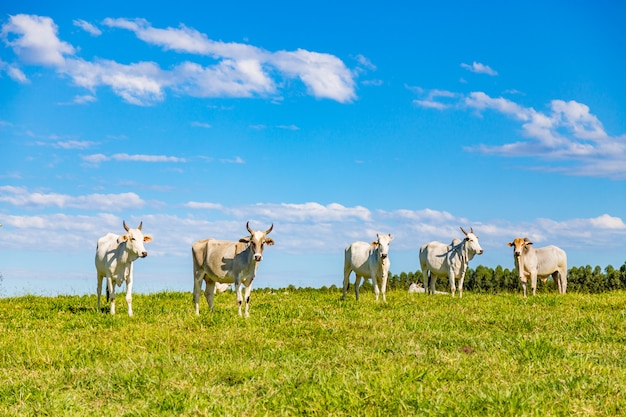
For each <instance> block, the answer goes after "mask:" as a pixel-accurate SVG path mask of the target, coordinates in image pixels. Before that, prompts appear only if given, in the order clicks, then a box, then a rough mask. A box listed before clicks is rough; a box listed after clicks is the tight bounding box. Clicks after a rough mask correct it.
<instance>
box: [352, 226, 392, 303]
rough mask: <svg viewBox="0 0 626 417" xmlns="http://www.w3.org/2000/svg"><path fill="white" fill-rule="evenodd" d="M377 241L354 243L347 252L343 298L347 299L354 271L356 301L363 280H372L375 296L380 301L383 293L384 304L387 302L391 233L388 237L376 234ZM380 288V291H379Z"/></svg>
mask: <svg viewBox="0 0 626 417" xmlns="http://www.w3.org/2000/svg"><path fill="white" fill-rule="evenodd" d="M376 237H377V240H375V241H374V242H372V243H371V244H370V243H367V242H353V243H352V244H350V245H349V246H348V247H347V248H346V251H345V258H344V264H343V296H342V299H343V300H345V299H346V292H348V288H350V273H352V271H354V274H355V275H356V281H355V283H354V292H355V294H356V299H357V300H358V299H359V286H360V285H361V278H365V279H368V278H371V279H372V284H374V294H376V301H378V294H379V293H380V292H381V291H382V294H383V302H386V301H387V299H386V297H385V293H386V291H387V275H388V273H389V267H390V266H391V260H389V244H390V243H391V241H392V240H393V236H391V233H389V234H388V235H380V234H378V233H377V234H376ZM379 287H380V289H379Z"/></svg>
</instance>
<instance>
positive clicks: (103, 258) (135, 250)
mask: <svg viewBox="0 0 626 417" xmlns="http://www.w3.org/2000/svg"><path fill="white" fill-rule="evenodd" d="M142 224H143V222H140V223H139V227H137V228H136V229H131V228H129V227H128V226H126V222H125V221H124V222H123V225H124V229H125V230H126V234H124V235H121V236H120V235H116V234H114V233H107V234H106V235H104V236H103V237H101V238H100V239H98V245H97V247H96V271H97V275H98V310H100V294H101V293H102V279H103V278H104V277H106V278H107V301H109V300H111V314H115V286H116V285H117V286H121V285H122V283H123V282H126V303H127V304H128V315H129V316H132V315H133V305H132V301H133V296H132V291H133V262H134V261H135V259H137V258H145V257H146V256H148V252H146V249H145V248H144V246H143V244H144V242H150V241H152V237H150V236H144V234H143V233H142V232H141V226H142Z"/></svg>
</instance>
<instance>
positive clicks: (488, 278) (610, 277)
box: [363, 262, 626, 293]
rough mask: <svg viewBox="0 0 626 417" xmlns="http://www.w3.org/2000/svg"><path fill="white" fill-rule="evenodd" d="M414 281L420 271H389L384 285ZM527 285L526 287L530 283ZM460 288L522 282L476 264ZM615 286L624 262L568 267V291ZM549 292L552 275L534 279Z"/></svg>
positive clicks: (512, 288) (445, 285) (509, 288)
mask: <svg viewBox="0 0 626 417" xmlns="http://www.w3.org/2000/svg"><path fill="white" fill-rule="evenodd" d="M414 282H416V283H418V284H422V283H423V282H424V280H423V278H422V271H415V272H401V273H400V274H392V273H391V271H390V272H389V276H388V279H387V288H388V289H389V290H404V291H407V290H408V289H409V286H410V285H411V284H412V283H414ZM457 282H458V280H457ZM363 285H364V286H369V287H371V285H372V284H371V281H370V280H368V281H366V283H365V284H363ZM457 285H458V284H457ZM528 285H529V286H530V282H529V283H528ZM436 289H437V291H450V283H449V280H448V278H438V279H437V285H436ZM463 289H464V290H467V291H473V292H485V293H496V292H517V291H521V289H522V285H521V282H520V280H519V275H518V273H517V270H516V269H511V270H510V269H507V268H502V267H501V266H500V265H498V266H497V267H496V268H495V269H494V268H489V267H486V266H482V265H479V266H477V267H476V269H473V268H468V269H467V272H466V273H465V281H464V282H463ZM619 289H626V262H624V264H623V265H622V266H621V267H620V268H619V269H615V268H613V266H611V265H609V266H607V267H606V268H604V269H602V268H601V267H600V266H596V267H593V268H592V267H591V266H590V265H587V266H581V267H576V266H575V267H572V268H570V269H569V270H568V273H567V291H568V292H570V291H573V292H586V293H601V292H607V291H614V290H619ZM553 291H554V292H557V291H558V290H557V287H556V283H555V282H554V281H553V280H552V278H548V280H546V282H542V280H540V279H537V292H538V293H540V292H553Z"/></svg>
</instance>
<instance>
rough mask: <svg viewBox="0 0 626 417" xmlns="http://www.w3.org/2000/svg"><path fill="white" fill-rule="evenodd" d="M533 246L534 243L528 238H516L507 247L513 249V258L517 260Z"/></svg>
mask: <svg viewBox="0 0 626 417" xmlns="http://www.w3.org/2000/svg"><path fill="white" fill-rule="evenodd" d="M532 244H533V242H531V241H530V239H528V238H527V237H525V238H521V237H516V238H515V239H514V240H513V242H509V243H507V246H512V247H513V257H514V258H515V259H517V258H519V257H520V256H522V252H524V251H526V250H528V248H529V247H530V245H532Z"/></svg>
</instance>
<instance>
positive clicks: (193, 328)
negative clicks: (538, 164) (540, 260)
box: [0, 289, 626, 416]
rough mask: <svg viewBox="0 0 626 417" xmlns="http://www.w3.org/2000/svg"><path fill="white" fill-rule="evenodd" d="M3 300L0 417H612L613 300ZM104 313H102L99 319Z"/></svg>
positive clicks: (622, 398) (618, 307) (178, 296)
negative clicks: (114, 304) (243, 306)
mask: <svg viewBox="0 0 626 417" xmlns="http://www.w3.org/2000/svg"><path fill="white" fill-rule="evenodd" d="M340 298H341V290H340V289H338V290H309V289H305V290H297V291H285V290H277V291H275V292H274V293H273V292H271V291H270V290H263V289H257V290H253V292H252V300H251V309H250V318H248V319H243V318H240V317H238V316H237V307H236V302H235V295H234V293H233V292H227V293H224V294H218V295H217V296H216V298H215V313H213V314H211V313H210V312H209V311H208V309H207V308H206V302H205V300H202V301H203V302H204V306H203V308H202V311H201V315H200V316H199V317H197V316H195V315H194V308H193V302H192V295H191V293H157V294H151V295H142V294H136V295H135V296H134V299H133V309H134V313H135V316H133V317H128V316H127V315H126V304H125V302H123V299H121V300H120V302H118V311H117V313H118V314H117V315H115V316H110V315H108V314H105V313H103V312H98V311H96V308H95V306H96V297H95V294H94V295H90V296H59V297H35V296H26V297H19V298H4V299H0V329H1V330H0V331H1V334H2V337H1V338H0V358H1V359H0V378H1V380H2V382H1V383H0V415H14V416H28V415H37V416H42V415H50V416H61V415H62V416H90V415H94V416H96V415H97V416H112V415H115V416H124V415H129V416H144V415H146V416H148V415H168V416H169V415H172V416H179V415H183V416H188V415H189V416H214V415H220V416H222V415H223V416H232V415H259V416H264V415H267V416H282V415H318V416H329V415H333V416H355V415H360V416H392V415H424V416H439V415H459V416H488V415H493V416H506V415H511V416H512V415H515V416H549V415H551V416H559V415H563V416H571V415H585V416H586V415H597V416H614V415H623V414H624V413H626V330H625V326H624V325H625V323H626V292H623V291H615V292H610V293H603V294H577V293H568V294H567V295H565V296H561V295H558V294H555V293H550V294H541V295H539V296H537V297H534V298H533V297H529V298H527V299H524V298H522V296H521V295H520V294H519V293H517V294H508V293H502V294H476V293H472V292H466V293H465V294H464V297H463V298H462V299H458V298H456V299H452V298H451V297H449V296H430V297H427V296H425V295H424V294H408V293H407V292H406V291H390V292H389V293H388V296H387V300H388V301H387V304H382V303H376V302H374V295H373V294H372V293H371V292H369V291H362V292H361V297H360V298H361V299H360V301H359V302H356V301H355V300H354V292H352V291H351V292H350V293H348V296H347V300H346V301H341V300H340ZM105 308H106V309H107V311H108V304H107V305H106V307H105Z"/></svg>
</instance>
